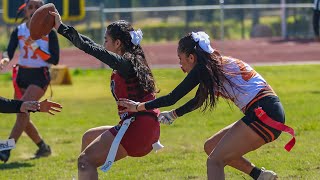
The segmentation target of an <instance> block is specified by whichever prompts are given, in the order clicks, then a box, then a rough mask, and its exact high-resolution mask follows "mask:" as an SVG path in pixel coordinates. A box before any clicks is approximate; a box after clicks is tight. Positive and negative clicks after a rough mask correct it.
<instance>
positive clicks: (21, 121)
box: [0, 0, 59, 162]
mask: <svg viewBox="0 0 320 180" xmlns="http://www.w3.org/2000/svg"><path fill="white" fill-rule="evenodd" d="M42 5H44V1H42V0H26V1H25V3H24V4H23V5H22V6H21V7H20V8H19V10H18V14H20V13H22V12H24V18H23V21H22V23H21V24H20V25H18V26H17V27H16V28H15V29H14V31H13V32H12V33H11V36H10V41H9V44H8V47H7V50H6V51H5V52H4V53H3V54H2V59H1V60H0V68H4V66H5V65H7V64H8V62H9V61H10V60H12V59H13V56H14V53H15V50H16V48H17V47H18V46H19V52H20V55H19V58H18V64H17V65H16V66H15V67H14V69H13V84H14V89H15V94H14V96H15V97H14V98H15V99H17V100H22V101H38V100H39V99H40V98H41V97H42V96H43V95H44V94H45V92H46V90H47V87H48V85H49V84H50V74H49V66H50V65H51V64H57V63H58V61H59V43H58V38H57V34H56V33H55V32H54V31H51V32H50V33H49V34H48V35H46V36H43V37H42V38H41V39H39V40H36V41H34V40H32V39H31V38H30V31H29V27H30V26H29V25H30V19H31V17H32V15H33V13H34V12H35V11H36V10H37V9H38V8H39V7H41V6H42ZM22 132H25V133H26V134H27V135H28V136H29V137H30V138H31V139H32V141H33V142H34V143H35V144H36V145H37V146H38V147H39V149H38V150H37V152H36V153H35V157H36V158H39V157H45V156H49V155H50V154H51V149H50V146H49V145H47V144H46V143H45V142H44V140H43V139H42V137H41V136H40V134H39V131H38V129H37V128H36V126H35V124H34V123H33V122H32V121H31V119H30V114H29V113H18V114H17V119H16V123H15V125H14V127H13V129H12V131H11V134H10V136H9V138H13V139H14V140H15V141H16V142H17V141H18V139H19V137H20V136H21V134H22ZM9 157H10V150H7V151H1V152H0V160H1V161H4V162H6V161H8V159H9Z"/></svg>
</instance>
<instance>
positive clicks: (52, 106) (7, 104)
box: [0, 97, 62, 115]
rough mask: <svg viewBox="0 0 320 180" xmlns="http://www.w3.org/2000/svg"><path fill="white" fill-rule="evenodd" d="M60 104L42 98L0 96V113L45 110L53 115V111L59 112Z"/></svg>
mask: <svg viewBox="0 0 320 180" xmlns="http://www.w3.org/2000/svg"><path fill="white" fill-rule="evenodd" d="M61 108H62V106H61V105H60V104H59V103H56V102H53V101H48V100H44V101H41V102H38V101H20V100H12V99H6V98H3V97H0V112H1V113H21V112H24V113H27V112H36V111H39V112H46V113H49V114H51V115H54V113H55V112H60V111H61Z"/></svg>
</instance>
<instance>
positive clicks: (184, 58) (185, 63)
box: [178, 52, 196, 73]
mask: <svg viewBox="0 0 320 180" xmlns="http://www.w3.org/2000/svg"><path fill="white" fill-rule="evenodd" d="M178 57H179V60H180V61H179V64H180V66H181V69H182V71H183V72H187V73H189V72H190V71H191V70H192V68H193V67H194V66H195V65H196V60H195V56H194V55H193V54H190V55H186V54H185V53H183V52H178Z"/></svg>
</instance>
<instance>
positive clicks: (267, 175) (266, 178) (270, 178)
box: [257, 167, 278, 180]
mask: <svg viewBox="0 0 320 180" xmlns="http://www.w3.org/2000/svg"><path fill="white" fill-rule="evenodd" d="M276 179H278V176H277V174H276V173H275V172H273V171H270V170H266V169H265V168H264V167H263V168H261V174H260V175H259V177H258V179H257V180H276Z"/></svg>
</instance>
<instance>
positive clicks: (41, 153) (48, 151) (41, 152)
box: [34, 144, 51, 158]
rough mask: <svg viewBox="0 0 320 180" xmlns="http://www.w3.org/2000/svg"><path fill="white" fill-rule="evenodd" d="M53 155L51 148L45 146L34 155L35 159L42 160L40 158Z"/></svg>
mask: <svg viewBox="0 0 320 180" xmlns="http://www.w3.org/2000/svg"><path fill="white" fill-rule="evenodd" d="M50 155H51V148H50V146H49V145H46V144H44V145H43V146H42V147H40V148H39V149H38V150H37V152H36V154H35V155H34V156H35V158H40V157H48V156H50Z"/></svg>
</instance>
